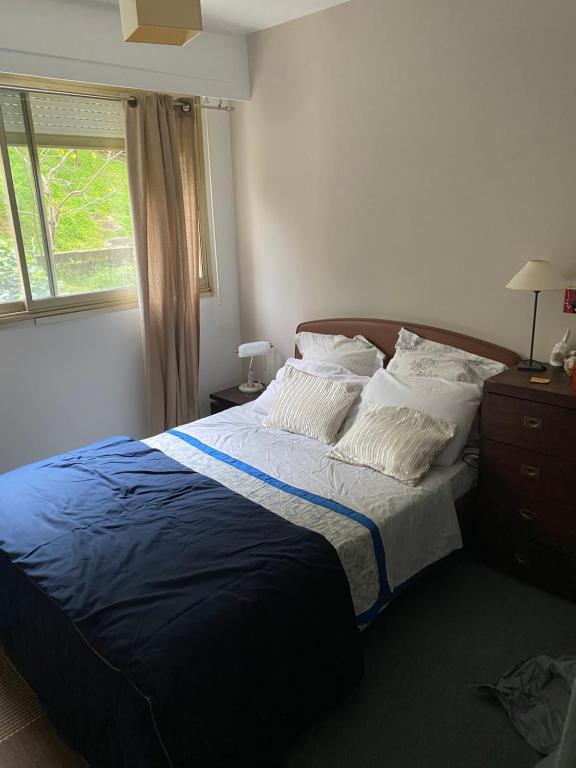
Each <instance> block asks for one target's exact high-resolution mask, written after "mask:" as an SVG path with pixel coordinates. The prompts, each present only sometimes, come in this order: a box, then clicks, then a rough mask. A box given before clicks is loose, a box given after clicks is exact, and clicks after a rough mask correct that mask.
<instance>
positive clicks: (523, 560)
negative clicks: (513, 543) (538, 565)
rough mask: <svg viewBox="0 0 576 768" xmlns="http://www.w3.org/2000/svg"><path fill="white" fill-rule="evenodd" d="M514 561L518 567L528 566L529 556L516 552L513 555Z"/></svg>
mask: <svg viewBox="0 0 576 768" xmlns="http://www.w3.org/2000/svg"><path fill="white" fill-rule="evenodd" d="M514 560H516V562H517V563H518V564H519V565H528V563H529V562H530V556H529V555H523V554H522V552H516V553H515V554H514Z"/></svg>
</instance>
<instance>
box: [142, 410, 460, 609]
mask: <svg viewBox="0 0 576 768" xmlns="http://www.w3.org/2000/svg"><path fill="white" fill-rule="evenodd" d="M264 418H265V417H264V416H263V415H262V414H259V413H257V412H256V411H254V410H253V408H252V406H251V405H247V406H241V407H238V408H231V409H229V410H227V411H223V412H222V413H219V414H216V415H214V416H210V417H208V418H206V419H201V420H199V421H196V422H193V423H191V424H188V425H185V426H182V427H179V428H178V431H179V432H180V433H181V435H184V436H186V437H188V438H189V439H190V440H191V441H192V442H194V441H199V443H198V444H197V445H191V444H190V443H189V442H186V441H185V440H184V439H182V438H181V437H178V436H176V435H174V434H171V433H170V432H166V433H163V434H161V435H157V436H156V437H153V438H149V439H148V440H147V441H146V442H147V443H148V444H149V445H151V446H153V447H155V448H159V449H160V450H162V451H163V452H164V453H166V454H167V455H169V456H171V457H172V458H174V459H176V460H177V461H179V462H181V463H182V464H184V465H185V466H189V467H190V468H191V469H194V470H196V471H198V472H201V473H202V474H204V475H207V476H209V477H212V478H213V479H215V480H217V481H218V482H221V483H222V484H223V485H225V486H227V487H229V488H230V489H231V490H233V491H235V492H237V493H241V494H242V495H243V496H245V497H247V498H250V499H252V500H253V501H255V502H256V503H258V504H260V505H261V506H263V507H265V508H266V509H270V510H271V511H273V512H275V513H276V514H279V515H281V516H282V517H284V518H285V519H287V520H289V521H291V522H294V523H296V524H299V525H304V526H306V527H308V528H310V529H311V530H315V531H317V532H319V533H321V534H322V535H324V536H325V538H326V539H328V540H329V541H330V542H331V543H332V545H333V546H334V547H335V549H336V551H337V552H338V555H339V557H340V560H341V562H342V565H343V567H344V569H345V571H346V574H347V576H348V579H349V581H350V586H351V592H352V599H353V602H354V607H355V610H356V614H357V616H359V615H366V612H367V611H370V610H372V613H374V606H375V605H376V603H377V601H378V599H379V595H380V600H381V595H382V561H381V560H378V554H377V549H378V547H377V545H376V544H375V543H374V532H372V533H371V532H370V531H369V530H368V529H367V527H366V525H363V524H361V523H359V522H358V519H354V517H353V516H345V515H342V514H338V513H337V512H335V511H333V510H331V509H327V508H325V506H322V505H318V504H317V503H314V502H313V501H312V502H311V501H310V500H308V499H306V498H298V497H295V496H293V495H290V493H286V492H285V490H283V489H282V488H279V487H278V483H276V485H274V483H270V482H269V481H268V482H265V481H262V479H260V478H259V477H258V476H254V474H255V473H252V474H250V473H248V474H247V472H246V468H245V467H244V470H242V469H238V467H237V466H234V465H231V462H227V461H226V460H225V459H224V460H223V459H222V456H227V457H231V458H232V459H236V460H240V461H241V462H243V463H244V464H245V465H248V467H249V468H253V469H254V470H256V471H257V472H256V475H257V474H258V472H260V473H265V475H266V477H268V479H269V478H273V479H274V480H276V481H280V482H281V483H284V484H287V485H288V486H290V487H295V488H297V489H301V490H302V491H305V492H308V494H315V495H316V497H322V499H324V500H329V501H330V503H333V502H335V503H336V504H338V505H343V506H344V507H345V508H346V509H347V510H353V512H354V513H359V515H357V516H356V517H357V518H358V517H359V516H362V517H363V519H364V520H366V519H368V522H370V521H372V522H371V527H372V529H374V528H375V527H376V528H377V532H376V536H377V535H378V533H379V535H380V538H381V541H382V544H383V547H384V552H385V571H386V578H387V582H388V584H387V587H389V588H390V590H392V591H393V590H395V589H396V588H398V587H399V586H401V585H402V584H403V583H404V582H405V581H407V580H408V579H410V578H411V577H413V576H414V575H416V574H417V573H418V572H419V571H421V570H422V569H423V568H425V567H426V566H428V565H430V564H431V563H433V562H435V561H437V560H439V559H441V558H442V557H445V556H446V555H448V554H449V553H450V552H452V551H453V550H455V549H458V548H459V547H461V546H462V539H461V535H460V529H459V525H458V520H457V516H456V509H455V504H454V498H455V497H456V498H457V497H458V496H459V495H461V494H462V493H463V492H464V491H463V489H468V488H469V487H471V485H473V483H474V477H475V473H474V470H472V469H471V468H470V467H468V466H467V465H466V464H464V463H463V462H458V464H457V465H454V466H453V467H441V468H438V469H433V470H432V471H431V472H430V473H429V475H428V476H427V477H426V478H425V479H424V480H423V481H422V482H421V483H420V484H419V485H418V486H416V487H415V488H413V487H410V486H407V485H403V484H402V483H400V482H398V481H397V480H394V479H393V478H390V477H386V476H385V475H382V474H380V473H379V472H376V471H375V470H372V469H369V468H367V467H358V466H354V465H350V464H345V463H342V462H338V461H335V460H333V459H328V458H327V456H326V454H327V453H328V451H329V446H326V445H325V444H323V443H321V442H319V441H317V440H313V439H310V438H307V437H304V436H301V435H293V434H290V433H287V432H283V431H280V430H276V429H270V428H265V427H263V421H264ZM206 446H208V451H206ZM210 449H213V450H212V451H210ZM215 451H216V452H219V453H218V455H216V454H215V453H214V452H215ZM374 524H375V526H374ZM381 607H382V606H381Z"/></svg>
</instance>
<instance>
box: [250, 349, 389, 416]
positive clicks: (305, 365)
mask: <svg viewBox="0 0 576 768" xmlns="http://www.w3.org/2000/svg"><path fill="white" fill-rule="evenodd" d="M287 366H292V368H297V369H298V370H299V371H305V372H306V373H311V374H313V375H314V376H321V377H322V378H324V379H338V380H339V381H346V382H348V383H351V384H360V385H361V387H365V386H366V384H368V382H369V381H370V377H369V376H357V375H356V374H355V373H351V371H349V370H348V369H347V368H343V367H342V366H341V365H335V364H334V363H324V362H322V361H321V360H297V359H296V358H295V357H291V358H289V359H288V360H287V361H286V363H285V364H284V365H283V366H282V368H280V369H279V370H278V372H277V374H276V378H275V379H274V381H271V382H270V384H269V385H268V387H267V388H266V390H265V391H264V392H263V393H262V394H261V395H260V397H258V398H257V399H256V400H253V401H252V405H251V407H252V409H253V410H255V411H256V412H258V413H264V414H266V413H268V411H270V409H271V408H272V407H273V406H274V403H275V402H276V400H277V398H278V395H279V394H280V387H281V386H282V381H283V379H284V376H285V374H286V368H287ZM382 370H384V369H382Z"/></svg>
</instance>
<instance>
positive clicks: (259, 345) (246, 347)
mask: <svg viewBox="0 0 576 768" xmlns="http://www.w3.org/2000/svg"><path fill="white" fill-rule="evenodd" d="M271 349H272V344H270V342H269V341H250V342H248V343H247V344H240V346H239V347H238V357H259V356H260V355H265V354H266V353H267V352H268V351H269V350H271Z"/></svg>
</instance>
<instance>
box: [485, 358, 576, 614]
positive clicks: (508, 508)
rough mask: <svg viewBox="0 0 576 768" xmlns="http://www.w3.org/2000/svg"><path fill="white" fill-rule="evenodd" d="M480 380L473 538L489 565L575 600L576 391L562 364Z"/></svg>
mask: <svg viewBox="0 0 576 768" xmlns="http://www.w3.org/2000/svg"><path fill="white" fill-rule="evenodd" d="M541 375H542V376H543V377H544V376H545V377H547V378H548V377H549V378H550V379H551V381H550V383H549V384H533V383H531V382H530V376H531V374H530V373H529V372H525V371H518V370H516V369H515V368H511V369H509V370H507V371H505V372H504V373H501V374H499V375H498V376H494V377H493V378H491V379H489V380H488V381H486V383H485V385H484V399H483V403H482V413H481V438H482V439H481V450H480V474H479V496H478V501H479V506H478V544H479V552H480V554H481V556H482V557H483V558H484V559H485V560H486V561H487V562H488V563H489V564H491V565H493V566H495V567H497V568H500V569H502V570H505V571H507V572H508V573H511V574H512V575H514V576H517V577H518V578H520V579H523V580H525V581H528V582H530V583H531V584H534V585H536V586H539V587H542V588H543V589H546V590H548V591H550V592H554V593H555V594H558V595H561V596H563V597H566V598H568V599H571V600H574V599H576V393H575V392H573V391H572V389H571V382H570V377H569V376H567V375H566V374H565V373H564V372H563V371H562V369H549V370H548V371H547V372H546V373H544V374H541Z"/></svg>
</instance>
